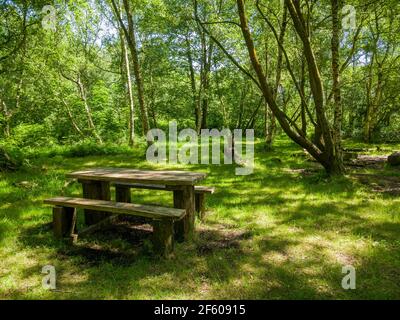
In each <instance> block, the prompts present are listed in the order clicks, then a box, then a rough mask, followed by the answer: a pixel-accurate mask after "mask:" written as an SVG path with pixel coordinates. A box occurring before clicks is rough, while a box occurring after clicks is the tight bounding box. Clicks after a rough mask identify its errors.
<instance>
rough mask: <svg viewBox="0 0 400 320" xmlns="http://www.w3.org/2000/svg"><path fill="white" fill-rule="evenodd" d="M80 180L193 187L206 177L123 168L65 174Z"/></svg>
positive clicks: (189, 173) (185, 173) (200, 174)
mask: <svg viewBox="0 0 400 320" xmlns="http://www.w3.org/2000/svg"><path fill="white" fill-rule="evenodd" d="M67 177H70V178H77V179H80V180H91V181H108V182H127V183H147V184H157V185H178V186H179V185H194V184H195V183H196V182H198V181H201V180H203V179H204V178H205V177H206V174H205V173H198V172H189V171H145V170H135V169H123V168H98V169H88V170H81V171H76V172H72V173H69V174H67Z"/></svg>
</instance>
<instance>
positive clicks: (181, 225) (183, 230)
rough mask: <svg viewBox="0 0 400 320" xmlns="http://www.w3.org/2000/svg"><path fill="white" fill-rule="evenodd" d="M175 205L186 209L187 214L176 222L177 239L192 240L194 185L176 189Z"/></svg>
mask: <svg viewBox="0 0 400 320" xmlns="http://www.w3.org/2000/svg"><path fill="white" fill-rule="evenodd" d="M173 192H174V207H175V208H181V209H185V211H186V215H185V216H184V217H183V219H182V220H180V221H177V222H176V223H175V239H176V240H177V241H185V240H190V239H191V238H192V237H193V231H194V218H195V217H194V212H195V206H194V187H193V186H187V187H185V188H183V189H182V190H174V191H173Z"/></svg>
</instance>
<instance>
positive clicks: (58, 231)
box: [44, 197, 186, 256]
mask: <svg viewBox="0 0 400 320" xmlns="http://www.w3.org/2000/svg"><path fill="white" fill-rule="evenodd" d="M44 203H46V204H50V205H53V206H54V208H53V230H54V235H55V236H56V237H57V238H62V237H65V236H70V237H72V238H73V239H77V237H78V236H83V235H86V234H88V233H91V232H93V231H95V230H98V229H100V228H101V227H103V226H105V225H107V224H109V223H110V222H112V221H115V220H117V218H118V216H119V215H121V214H123V215H134V216H140V217H145V218H151V219H153V245H154V250H155V251H156V252H157V253H158V254H160V255H163V256H168V255H169V254H170V253H171V252H172V251H173V248H174V221H177V220H180V219H182V218H183V217H184V216H185V214H186V210H184V209H175V208H166V207H158V206H149V205H141V204H134V203H126V202H113V201H104V200H93V199H83V198H70V197H56V198H52V199H46V200H44ZM77 208H80V209H89V210H94V211H101V212H109V213H111V214H112V215H111V216H109V217H107V218H105V219H103V220H101V221H100V222H98V223H97V224H94V225H91V226H89V227H87V228H86V229H83V230H82V231H80V232H78V233H77V234H76V233H75V227H76V209H77Z"/></svg>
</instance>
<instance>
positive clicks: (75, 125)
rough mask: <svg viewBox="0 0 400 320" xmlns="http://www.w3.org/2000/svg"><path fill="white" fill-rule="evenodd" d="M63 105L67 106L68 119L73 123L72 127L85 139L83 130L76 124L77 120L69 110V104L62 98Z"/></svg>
mask: <svg viewBox="0 0 400 320" xmlns="http://www.w3.org/2000/svg"><path fill="white" fill-rule="evenodd" d="M61 101H62V103H63V104H64V106H65V110H66V111H67V114H68V118H69V120H70V121H71V124H72V127H73V128H74V129H75V131H76V132H77V133H78V134H79V135H80V136H82V137H84V136H85V135H84V134H83V132H82V130H81V129H80V128H79V126H78V124H77V123H76V122H75V119H74V117H73V115H72V112H71V109H70V108H69V105H68V103H67V102H66V101H65V99H64V98H61Z"/></svg>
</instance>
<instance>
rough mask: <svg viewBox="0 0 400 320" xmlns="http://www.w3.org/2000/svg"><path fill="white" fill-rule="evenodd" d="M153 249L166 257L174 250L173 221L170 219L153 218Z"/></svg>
mask: <svg viewBox="0 0 400 320" xmlns="http://www.w3.org/2000/svg"><path fill="white" fill-rule="evenodd" d="M152 240H153V250H154V252H155V253H156V254H157V255H160V256H163V257H168V256H170V255H171V254H172V252H173V250H174V222H173V220H171V219H161V220H153V238H152Z"/></svg>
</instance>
